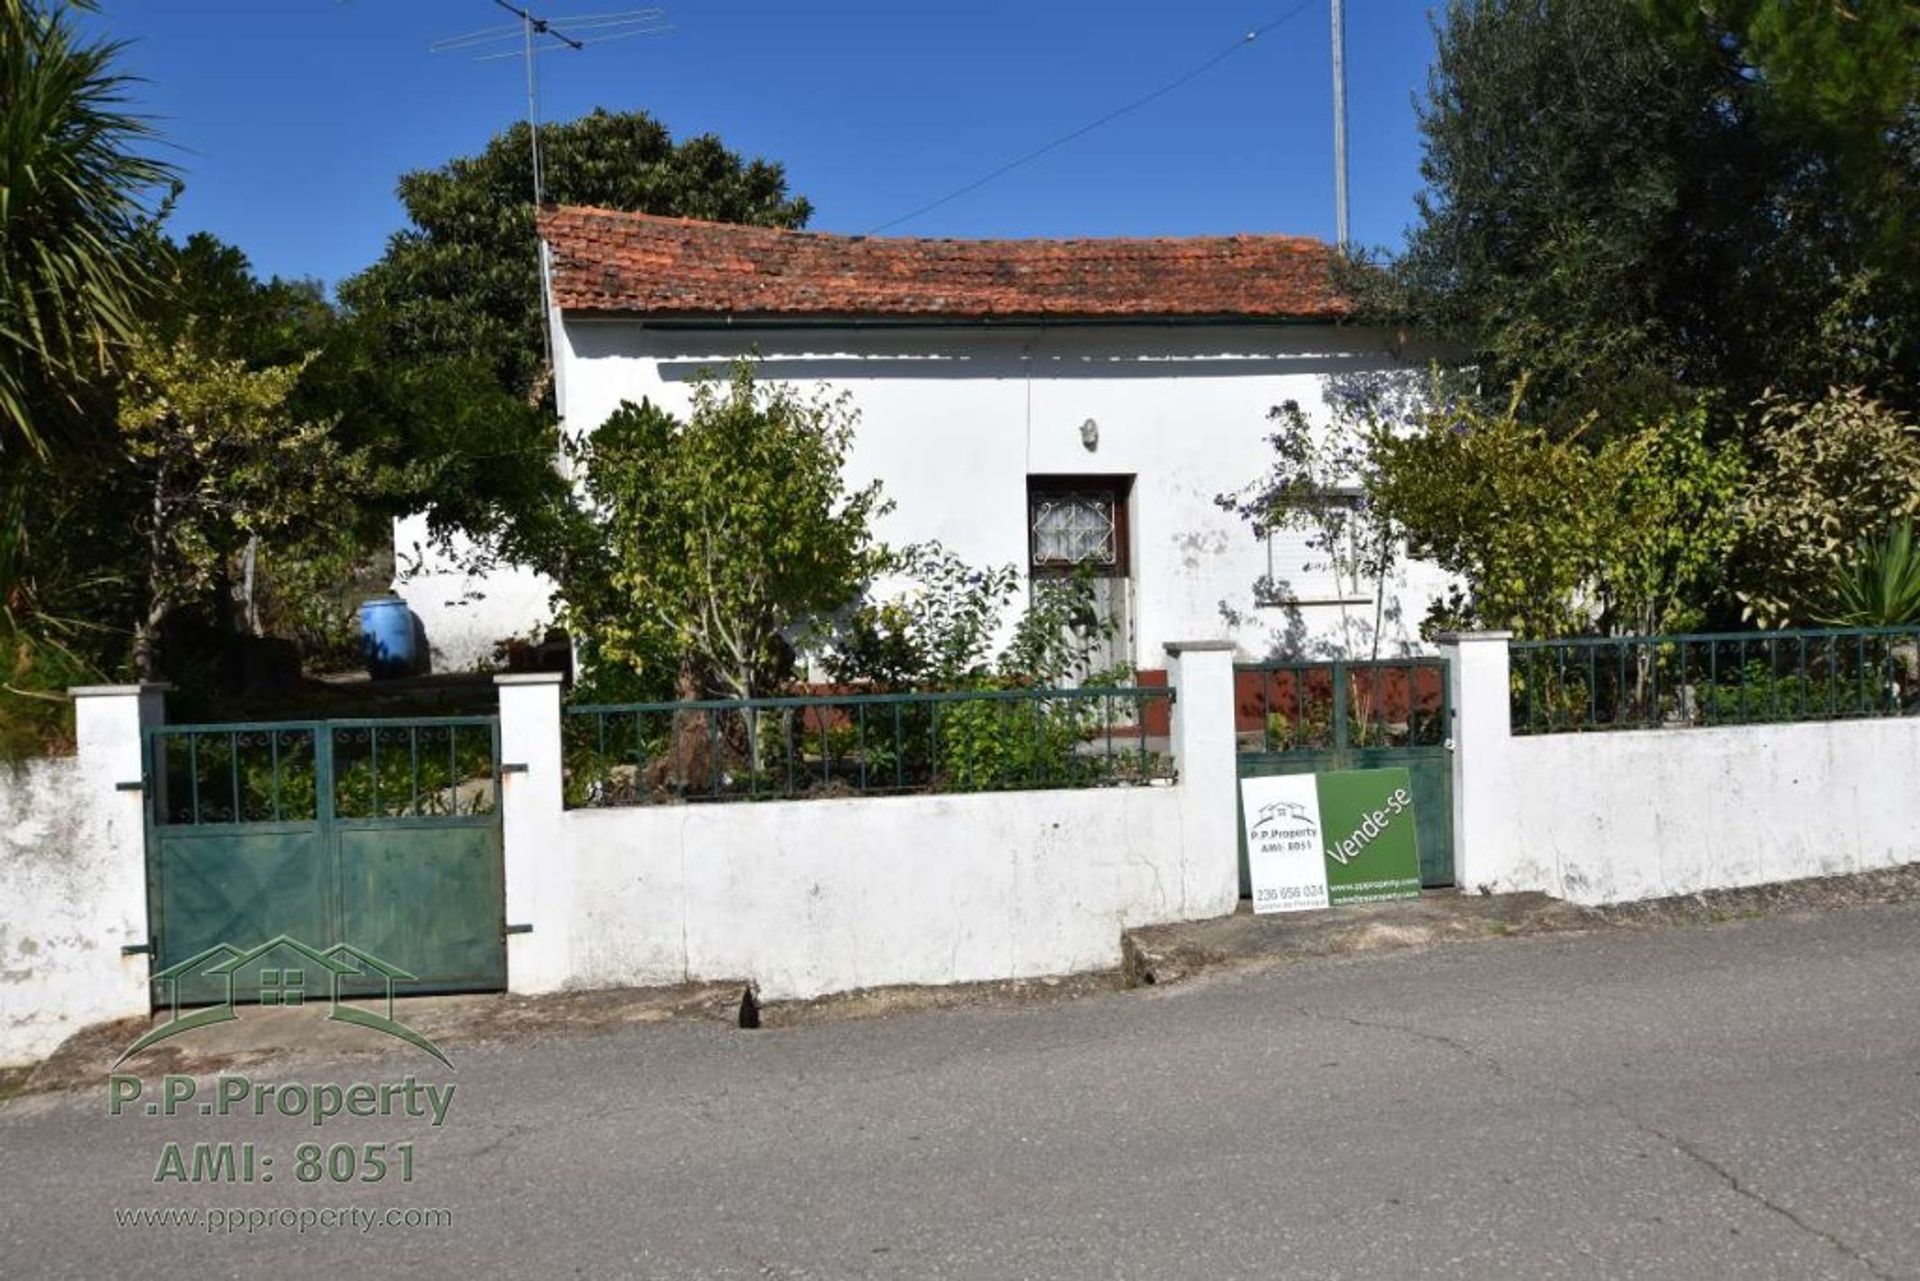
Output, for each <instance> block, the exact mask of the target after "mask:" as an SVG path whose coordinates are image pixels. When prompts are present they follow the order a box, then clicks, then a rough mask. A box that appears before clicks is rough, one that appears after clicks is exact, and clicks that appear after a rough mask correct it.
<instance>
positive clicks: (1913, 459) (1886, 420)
mask: <svg viewBox="0 0 1920 1281" xmlns="http://www.w3.org/2000/svg"><path fill="white" fill-rule="evenodd" d="M1756 446H1757V452H1758V455H1759V461H1758V463H1757V465H1756V468H1755V474H1754V480H1753V487H1752V489H1751V491H1750V492H1749V493H1748V495H1747V497H1746V500H1745V504H1744V509H1743V512H1742V522H1743V529H1742V536H1741V557H1740V561H1741V577H1742V586H1741V592H1740V595H1741V599H1742V601H1743V602H1744V604H1745V606H1746V610H1747V613H1748V614H1749V616H1751V617H1752V618H1754V619H1756V620H1758V621H1759V622H1760V623H1761V624H1762V625H1763V626H1770V627H1774V626H1780V625H1782V624H1784V623H1788V622H1804V621H1808V620H1812V619H1815V618H1817V617H1819V616H1820V615H1821V614H1822V613H1823V612H1826V611H1827V610H1828V609H1829V607H1830V605H1831V604H1832V602H1831V600H1830V593H1831V589H1832V586H1833V583H1834V580H1835V578H1836V576H1838V575H1839V574H1840V573H1841V572H1842V567H1843V565H1844V564H1845V562H1846V561H1847V560H1848V559H1849V557H1850V555H1851V553H1852V552H1853V549H1854V546H1855V544H1856V542H1857V540H1858V539H1859V538H1860V537H1861V536H1862V534H1863V533H1865V532H1866V531H1870V530H1877V529H1884V528H1886V527H1887V525H1888V523H1889V522H1891V521H1895V520H1898V519H1900V518H1902V517H1905V516H1911V515H1914V514H1916V513H1920V427H1917V426H1916V425H1915V424H1914V422H1913V420H1912V419H1911V418H1909V417H1908V416H1907V415H1905V414H1902V413H1899V412H1897V411H1895V410H1892V409H1889V408H1888V407H1887V406H1885V405H1883V404H1881V403H1879V402H1877V401H1875V400H1873V399H1872V398H1870V397H1868V396H1867V395H1866V394H1864V393H1863V392H1861V391H1859V390H1857V389H1856V390H1835V391H1830V392H1828V393H1827V395H1826V396H1824V397H1822V398H1821V399H1819V400H1816V401H1813V402H1798V401H1790V400H1787V399H1785V398H1783V397H1772V398H1769V399H1768V400H1767V401H1766V402H1765V403H1764V405H1763V406H1762V411H1761V414H1760V419H1759V432H1758V439H1757V442H1756Z"/></svg>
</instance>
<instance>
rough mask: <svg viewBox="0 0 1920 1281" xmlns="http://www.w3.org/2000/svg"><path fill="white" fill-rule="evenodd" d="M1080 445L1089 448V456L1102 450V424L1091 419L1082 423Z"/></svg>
mask: <svg viewBox="0 0 1920 1281" xmlns="http://www.w3.org/2000/svg"><path fill="white" fill-rule="evenodd" d="M1080 443H1081V444H1083V445H1085V446H1086V447H1087V452H1088V453H1089V454H1091V453H1092V452H1093V451H1094V450H1096V449H1098V448H1100V424H1099V423H1097V422H1095V421H1093V419H1091V418H1089V419H1087V421H1085V422H1083V423H1081V424H1080Z"/></svg>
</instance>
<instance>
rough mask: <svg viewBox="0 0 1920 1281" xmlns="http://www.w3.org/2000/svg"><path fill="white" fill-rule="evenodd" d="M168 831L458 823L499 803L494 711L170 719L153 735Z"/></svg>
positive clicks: (152, 759)
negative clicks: (337, 821) (325, 821)
mask: <svg viewBox="0 0 1920 1281" xmlns="http://www.w3.org/2000/svg"><path fill="white" fill-rule="evenodd" d="M147 750H148V772H149V775H150V778H151V784H152V793H153V795H152V806H153V818H154V822H155V823H157V824H159V825H161V826H163V827H204V826H209V825H215V824H228V823H311V822H315V821H317V820H318V819H319V818H320V814H321V805H322V802H323V801H325V803H326V806H327V813H328V815H329V816H330V817H332V818H346V819H414V818H455V817H470V816H473V815H479V814H491V813H492V812H493V810H494V807H495V805H496V803H497V787H498V781H497V780H498V774H497V770H496V766H495V761H494V725H493V721H492V719H491V718H488V717H478V716H471V717H454V716H443V717H424V718H419V719H415V720H408V721H386V720H335V721H305V722H296V721H256V722H245V723H239V722H236V723H232V724H219V725H167V726H162V727H159V728H156V729H154V730H153V731H152V732H151V733H150V734H149V735H148V749H147Z"/></svg>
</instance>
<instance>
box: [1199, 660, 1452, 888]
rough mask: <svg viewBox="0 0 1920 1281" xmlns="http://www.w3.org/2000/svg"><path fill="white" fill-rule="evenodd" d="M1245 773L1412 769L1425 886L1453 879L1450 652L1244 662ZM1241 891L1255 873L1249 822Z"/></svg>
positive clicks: (1238, 689) (1238, 720) (1237, 698)
mask: <svg viewBox="0 0 1920 1281" xmlns="http://www.w3.org/2000/svg"><path fill="white" fill-rule="evenodd" d="M1233 677H1234V679H1233V684H1234V690H1233V696H1234V714H1235V728H1236V730H1237V731H1238V739H1239V764H1240V777H1242V778H1255V777H1258V776H1261V775H1266V774H1319V773H1323V772H1326V771H1331V770H1347V769H1385V768H1389V767H1394V766H1404V767H1405V768H1406V770H1407V772H1408V774H1409V776H1410V777H1411V778H1412V781H1413V803H1414V814H1415V831H1416V833H1417V836H1418V839H1419V843H1420V883H1421V885H1423V886H1426V887H1428V888H1434V887H1437V886H1444V885H1452V884H1453V742H1452V733H1453V730H1452V724H1453V718H1452V704H1451V696H1450V694H1449V690H1448V682H1447V660H1446V659H1444V658H1413V659H1383V660H1379V661H1370V662H1357V661H1356V662H1344V661H1334V662H1325V663H1286V662H1275V663H1243V664H1238V665H1236V666H1235V667H1234V669H1233ZM1241 833H1242V835H1241V839H1240V894H1241V896H1242V897H1248V896H1251V894H1252V892H1253V891H1252V886H1251V883H1250V880H1249V877H1248V873H1247V845H1246V836H1245V824H1244V823H1243V824H1241Z"/></svg>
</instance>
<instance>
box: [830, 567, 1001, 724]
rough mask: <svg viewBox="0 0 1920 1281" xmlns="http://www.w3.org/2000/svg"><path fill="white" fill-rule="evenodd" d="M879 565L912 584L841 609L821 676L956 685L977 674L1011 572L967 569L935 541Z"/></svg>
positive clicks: (983, 668) (892, 684) (900, 685)
mask: <svg viewBox="0 0 1920 1281" xmlns="http://www.w3.org/2000/svg"><path fill="white" fill-rule="evenodd" d="M886 568H887V569H888V570H889V571H891V572H892V573H894V574H897V575H899V576H900V577H903V578H906V579H908V580H910V581H911V583H912V587H911V588H910V589H909V590H908V591H907V592H906V593H905V594H904V595H901V596H898V597H895V598H892V599H888V600H883V601H878V602H876V601H863V602H862V603H861V604H860V605H859V606H857V607H856V608H855V609H853V610H852V611H851V612H850V613H849V614H848V616H847V618H846V620H845V622H844V623H842V624H841V626H840V628H839V630H838V632H837V634H836V635H835V636H834V638H833V641H832V645H831V647H830V648H829V650H828V651H827V653H826V655H825V666H826V669H827V672H828V674H830V675H831V676H832V677H833V679H835V680H837V681H845V682H849V683H853V682H857V683H860V684H863V685H868V686H871V687H873V688H875V689H880V690H906V689H957V688H960V687H962V686H963V685H966V684H969V683H971V682H974V681H977V680H979V679H981V678H983V677H985V676H986V675H987V673H988V671H989V670H990V667H991V656H992V645H993V641H994V637H995V635H996V634H997V633H998V631H999V628H1000V625H1001V618H1002V616H1003V615H1004V614H1005V612H1006V610H1007V609H1008V607H1009V606H1011V605H1012V603H1013V601H1014V598H1015V597H1016V596H1017V595H1018V594H1019V591H1020V573H1019V571H1018V570H1017V569H1016V568H1015V567H1014V566H1012V565H1000V566H989V567H987V568H985V569H975V568H973V567H972V566H970V565H968V564H967V563H966V562H965V561H963V560H961V559H960V558H959V557H958V556H955V555H954V554H953V553H952V552H949V551H947V550H946V549H945V548H944V547H942V546H940V545H939V544H938V543H925V544H918V545H915V546H912V547H906V548H903V549H901V550H900V551H898V552H896V553H894V554H892V555H891V556H890V557H889V558H888V562H887V565H886Z"/></svg>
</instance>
